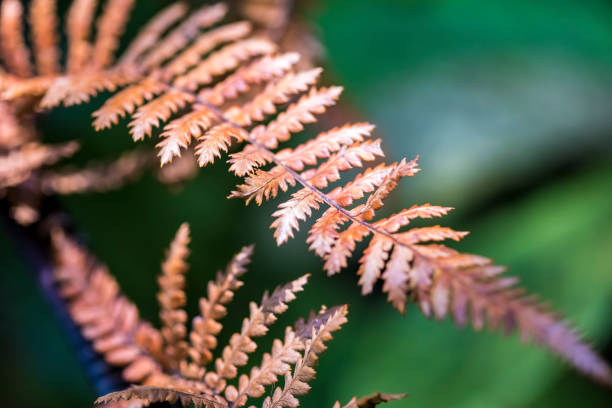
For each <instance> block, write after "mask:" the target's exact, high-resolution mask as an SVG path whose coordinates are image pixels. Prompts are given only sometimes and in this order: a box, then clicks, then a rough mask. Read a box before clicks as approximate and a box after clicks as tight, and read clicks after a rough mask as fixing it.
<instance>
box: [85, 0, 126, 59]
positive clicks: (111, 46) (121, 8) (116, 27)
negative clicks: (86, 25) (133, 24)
mask: <svg viewBox="0 0 612 408" xmlns="http://www.w3.org/2000/svg"><path fill="white" fill-rule="evenodd" d="M133 6H134V0H108V1H107V2H106V4H105V6H104V13H103V14H102V16H101V17H100V18H99V19H98V24H97V36H96V41H95V43H94V46H93V61H92V63H93V66H94V67H95V68H97V69H100V68H105V67H107V66H108V65H110V64H111V63H112V62H113V58H114V57H113V56H114V54H115V51H116V50H117V48H118V47H119V37H121V35H122V34H123V31H124V30H125V25H126V24H127V21H128V19H129V18H130V12H131V11H132V7H133Z"/></svg>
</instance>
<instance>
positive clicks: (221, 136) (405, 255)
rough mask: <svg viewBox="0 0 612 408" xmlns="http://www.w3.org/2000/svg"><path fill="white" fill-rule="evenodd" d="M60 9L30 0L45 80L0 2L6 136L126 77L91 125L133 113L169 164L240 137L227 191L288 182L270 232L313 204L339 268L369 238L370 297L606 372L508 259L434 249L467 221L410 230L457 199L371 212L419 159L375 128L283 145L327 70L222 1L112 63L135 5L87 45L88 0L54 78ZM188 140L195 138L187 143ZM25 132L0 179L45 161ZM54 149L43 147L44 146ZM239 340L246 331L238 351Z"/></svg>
mask: <svg viewBox="0 0 612 408" xmlns="http://www.w3.org/2000/svg"><path fill="white" fill-rule="evenodd" d="M272 3H273V4H272ZM272 3H271V4H272V6H271V7H267V6H266V7H263V8H260V11H255V12H253V11H250V12H246V14H247V15H250V16H257V15H259V16H263V15H264V14H265V12H264V11H261V10H267V9H269V10H273V11H274V10H276V11H278V10H280V11H282V13H281V14H282V15H283V16H287V15H288V14H287V13H285V12H284V11H283V10H286V9H283V8H282V7H284V6H283V5H282V4H280V3H277V2H275V1H274V2H272ZM54 4H55V3H54V1H52V0H48V1H42V0H41V1H34V2H33V3H32V9H31V12H30V20H31V21H36V22H37V25H38V28H37V29H36V30H34V31H33V35H32V39H33V41H32V43H33V45H34V62H35V63H36V67H35V69H36V71H38V72H39V73H41V74H44V76H39V77H31V76H30V75H31V74H32V72H34V67H32V63H31V61H30V55H29V51H28V49H27V47H26V46H25V44H26V41H25V40H24V37H23V23H22V15H23V9H22V6H21V2H19V1H16V0H5V1H3V2H2V8H1V10H0V12H1V14H0V20H1V21H0V22H1V23H2V24H1V25H0V26H1V27H0V42H1V45H2V52H1V54H2V57H3V61H4V65H5V66H6V68H7V71H8V72H7V73H2V74H0V91H1V92H0V94H1V95H2V99H3V103H5V104H7V105H6V106H4V107H2V105H0V114H2V115H3V116H5V117H7V118H9V120H8V121H7V122H6V123H3V126H6V127H7V128H8V129H9V130H10V129H13V130H11V132H9V134H14V135H15V134H18V133H21V132H15V131H14V129H16V128H15V126H14V125H15V123H17V124H19V125H21V124H22V120H21V118H20V117H19V115H16V113H15V112H16V110H15V109H14V106H17V105H19V106H36V107H38V108H39V109H40V108H51V107H54V106H57V105H60V104H63V105H73V104H77V103H82V102H86V101H88V100H89V99H90V98H91V97H92V96H94V95H96V94H97V93H98V92H100V91H102V90H107V91H115V90H116V88H118V87H121V86H125V88H124V89H123V90H121V91H119V92H118V93H117V94H115V95H114V96H112V97H110V98H109V99H107V101H106V102H105V103H104V105H103V106H102V107H101V108H100V109H98V110H97V111H96V112H95V113H94V116H95V121H94V126H95V128H96V129H103V128H107V127H110V126H112V125H113V124H116V123H117V122H118V120H119V118H121V117H123V116H128V115H129V116H130V117H131V121H130V123H129V126H130V128H131V131H130V133H131V134H132V137H133V138H134V140H143V139H144V138H145V136H153V134H154V133H155V132H156V129H158V128H161V129H160V130H161V131H160V132H159V133H161V136H162V140H161V142H159V143H158V147H159V148H160V152H159V157H160V161H161V164H162V165H168V164H171V162H172V161H173V159H175V158H177V157H179V156H181V154H183V153H184V152H187V153H188V154H190V155H191V154H193V155H195V157H196V159H197V161H198V163H199V165H200V166H204V165H207V164H209V163H212V162H213V161H214V160H215V158H218V157H221V156H222V155H224V154H225V153H227V152H229V150H230V149H231V148H234V149H235V150H234V152H232V153H231V155H230V156H229V162H230V171H232V172H233V173H235V174H236V175H237V176H239V177H241V178H243V179H244V181H243V182H241V183H240V184H239V185H238V186H237V188H236V189H235V191H234V192H232V193H231V195H230V196H231V197H240V198H243V199H245V201H246V202H247V203H249V202H250V201H255V202H256V203H257V204H261V203H262V202H263V201H264V200H268V199H271V198H274V197H276V196H277V195H278V194H279V192H281V191H287V190H289V188H293V187H298V189H297V190H296V191H295V192H293V193H292V195H291V197H290V198H289V199H288V200H286V201H285V202H282V203H280V204H279V207H278V210H277V211H275V212H274V213H273V214H272V215H273V216H274V222H273V223H272V225H271V227H272V229H274V236H275V238H276V240H277V243H278V244H282V243H284V242H286V241H287V240H288V239H290V238H292V237H293V236H294V235H295V233H296V231H298V229H299V226H300V223H301V222H303V221H306V220H307V219H309V218H311V217H313V214H314V212H315V211H319V210H321V211H322V214H320V215H318V216H317V217H313V218H315V219H314V225H313V226H312V228H311V229H310V231H309V234H308V238H307V242H308V243H309V244H310V248H311V249H312V250H313V251H314V252H315V253H316V254H317V255H319V256H320V257H322V258H323V260H324V262H325V263H324V269H325V270H326V271H327V272H328V274H335V273H338V272H339V271H340V270H341V269H342V268H345V267H346V266H347V265H348V262H349V259H350V258H351V257H353V256H354V255H355V251H356V247H357V244H358V243H359V242H361V241H364V240H366V239H370V241H369V242H367V243H366V244H367V248H366V250H365V251H364V252H363V254H362V256H361V258H360V267H359V271H358V274H359V276H360V278H359V284H360V285H361V287H362V292H363V293H364V294H367V293H370V292H371V291H372V290H373V288H374V287H375V285H376V284H377V283H378V282H379V281H381V280H382V283H383V291H384V292H385V293H387V295H388V298H389V301H390V302H391V303H392V304H393V305H394V306H395V307H396V308H397V309H399V310H400V311H402V312H403V311H404V309H405V307H406V304H407V303H408V302H409V301H410V300H412V301H414V302H415V303H417V304H418V305H419V306H420V308H421V310H422V311H423V312H424V313H425V314H426V315H428V316H434V317H436V318H439V319H441V318H444V317H445V316H446V315H447V314H451V315H452V316H453V318H454V319H455V320H456V321H457V323H458V324H460V325H462V324H465V323H467V322H471V323H472V325H473V326H474V327H475V328H477V329H479V328H481V327H482V326H484V325H485V324H486V325H487V326H488V327H489V328H491V329H493V330H495V329H502V330H503V331H505V332H513V331H518V332H519V333H520V334H521V336H522V337H523V338H524V339H531V340H534V341H535V342H537V343H539V344H542V345H544V346H545V347H547V348H549V349H550V350H552V351H554V352H555V353H557V354H559V355H560V356H561V357H563V358H564V359H565V360H567V361H569V362H570V363H572V364H573V365H574V366H575V367H576V368H577V369H579V370H580V371H582V372H583V373H585V374H587V375H590V376H592V377H594V378H595V379H597V380H599V381H602V382H605V383H612V373H611V370H610V368H609V367H608V365H607V364H606V363H605V362H604V361H603V360H602V359H601V358H600V357H599V356H597V354H595V353H594V352H593V351H591V349H590V347H588V346H587V345H586V344H585V343H584V342H582V341H581V340H580V339H579V337H578V335H577V334H576V333H575V332H574V330H573V329H572V328H571V327H570V326H568V325H567V323H565V322H564V321H563V319H562V318H561V317H559V316H558V315H557V314H555V313H553V312H551V311H549V310H548V308H547V307H545V306H544V305H543V304H541V303H539V302H537V301H536V300H535V299H534V298H533V297H530V296H527V295H524V294H523V292H522V291H521V290H519V289H517V288H516V286H515V285H516V280H515V279H512V278H505V277H502V276H501V275H500V274H501V272H502V271H503V269H502V268H499V267H496V266H493V265H492V262H491V261H490V260H489V259H487V258H483V257H479V256H474V255H469V254H460V253H457V252H456V251H454V250H452V249H450V248H448V247H446V246H444V245H443V244H442V241H445V240H448V239H450V240H455V241H458V240H460V239H461V238H463V236H465V235H466V233H465V232H458V231H454V230H452V229H450V228H446V227H440V226H430V227H419V228H411V229H408V228H406V227H407V226H408V225H409V223H410V222H411V220H413V219H415V218H433V217H440V216H443V215H445V214H446V213H447V212H448V211H450V208H448V207H442V206H434V205H429V204H423V205H415V206H412V207H410V208H407V209H404V210H401V211H399V212H396V213H395V214H393V215H391V216H389V217H385V218H380V219H376V211H378V210H379V209H380V208H381V207H382V205H383V203H384V200H385V199H386V198H387V196H388V195H389V194H390V192H391V191H393V190H394V189H395V188H396V187H397V185H398V183H399V182H400V181H401V179H402V178H404V177H411V176H413V175H415V174H416V173H417V171H418V168H417V161H416V159H415V160H406V159H403V160H401V161H400V162H398V163H392V164H380V163H378V162H377V161H378V160H379V158H380V157H382V156H383V155H384V151H383V150H382V148H381V144H380V140H377V139H370V135H371V133H372V131H373V126H372V125H369V124H367V123H358V124H346V125H343V126H340V127H337V128H334V129H332V130H329V131H327V132H322V133H320V134H319V135H318V136H316V137H314V138H311V139H310V140H306V141H304V142H301V143H300V142H298V143H296V144H294V145H295V146H294V147H292V148H286V147H285V146H283V143H285V142H287V141H290V140H291V138H292V136H293V135H294V134H296V133H297V132H300V131H302V130H303V129H304V127H305V126H306V125H307V124H310V123H314V122H317V121H318V119H319V118H318V115H321V114H323V113H324V112H325V111H326V110H327V109H328V108H330V107H331V106H332V105H334V104H335V103H336V101H337V100H338V98H339V96H340V93H341V90H342V89H341V88H340V87H334V86H332V87H321V86H318V85H317V79H318V77H319V74H320V73H321V70H320V69H307V70H302V69H300V68H298V67H299V64H296V63H297V55H296V54H293V53H284V52H281V51H279V45H278V44H277V43H276V42H274V41H271V40H270V39H269V38H266V37H265V36H264V35H262V34H261V33H257V32H255V34H250V32H251V29H252V27H251V24H249V23H245V22H238V23H235V22H234V23H230V24H224V23H222V21H223V18H224V16H225V13H226V12H227V7H226V6H225V5H223V4H216V5H209V6H204V7H202V8H200V9H198V10H194V11H192V12H190V13H187V8H186V6H185V5H182V4H173V5H170V6H169V7H168V8H167V9H165V10H164V11H162V12H161V13H160V14H159V15H158V16H157V17H155V18H154V19H153V21H152V22H151V23H150V24H148V25H147V26H146V27H145V28H144V29H143V30H142V31H141V34H140V35H138V36H137V37H136V39H135V40H134V42H133V43H132V44H131V45H128V47H127V51H126V52H125V53H124V55H123V56H122V57H121V58H119V60H118V62H117V63H113V58H112V54H113V51H114V50H115V49H116V48H117V44H118V38H119V35H120V34H121V32H122V31H123V28H124V26H125V23H126V21H127V14H128V12H129V10H130V8H131V6H132V2H131V1H121V2H120V1H114V0H109V1H107V2H105V5H104V7H102V10H103V11H102V15H101V17H100V18H99V20H98V24H97V27H98V30H97V33H96V36H97V37H96V38H95V39H94V41H93V42H90V36H91V35H90V34H91V33H90V31H91V26H92V21H93V19H94V17H95V16H94V14H95V10H96V6H97V1H96V0H75V1H74V2H73V4H72V5H71V7H70V9H69V13H68V18H67V22H66V32H67V39H68V55H67V68H66V73H60V72H59V68H58V66H59V64H57V63H56V64H54V63H53V61H52V58H54V57H52V55H57V50H56V49H57V47H56V45H57V41H56V38H57V36H55V35H53V34H51V33H52V32H53V29H52V28H53V27H55V26H56V25H57V23H56V19H55V17H54V16H53V13H52V10H53V9H54ZM253 4H255V3H253ZM256 8H257V7H256ZM252 10H253V9H252ZM276 11H275V12H276ZM282 19H283V20H285V17H283V18H282ZM181 20H182V21H181ZM261 21H268V22H269V21H271V20H270V19H269V18H262V19H261ZM279 21H280V20H279ZM265 24H267V25H268V26H269V28H271V30H269V31H274V27H271V26H270V24H269V23H264V25H265ZM255 25H256V26H257V24H255ZM172 27H173V28H172ZM45 33H48V34H49V35H46V34H45ZM56 62H57V61H56ZM11 118H12V119H11ZM13 119H17V122H14V121H11V120H13ZM3 137H4V136H3ZM194 139H195V148H193V149H191V150H187V149H188V148H191V144H192V143H193V142H194ZM27 140H30V139H28V138H23V140H22V141H19V142H14V141H8V142H6V141H2V143H3V145H4V146H10V147H9V148H8V149H9V150H8V151H7V154H6V155H5V156H4V157H3V159H6V158H11V163H12V164H11V166H12V167H11V166H9V165H8V164H9V161H7V160H4V161H3V163H2V164H4V165H5V166H4V167H3V169H1V170H2V171H3V173H2V177H3V178H2V183H3V185H5V186H12V185H15V184H16V183H20V182H22V181H23V180H24V178H27V177H28V175H29V174H30V173H31V172H32V171H33V170H34V169H35V167H36V166H38V165H41V164H43V163H47V162H49V161H53V160H51V158H48V159H44V160H43V159H41V158H40V157H41V156H40V155H39V156H37V157H38V158H37V159H36V160H34V156H33V155H32V153H31V151H30V150H32V151H34V150H36V149H38V150H36V151H42V148H41V146H39V145H24V144H25V143H26V141H27ZM32 146H35V147H32ZM11 149H15V150H14V151H12V150H11ZM28 149H30V150H28ZM50 149H51V148H49V147H47V148H46V151H47V153H49V152H51V150H50ZM26 152H27V153H28V154H29V156H26V155H25V153H26ZM51 156H54V157H56V156H58V155H57V154H56V155H51ZM26 157H27V159H26ZM183 163H187V164H190V163H193V161H191V162H183ZM11 168H12V170H11ZM181 168H183V167H181ZM184 168H185V169H189V167H188V166H184ZM358 168H364V170H363V171H361V172H360V173H359V174H357V175H356V176H355V177H354V178H353V180H350V181H347V180H346V179H342V173H344V172H346V171H347V170H350V169H358ZM7 169H8V170H7ZM128 173H129V172H128ZM185 173H186V174H187V173H189V172H185ZM91 174H93V173H91ZM52 179H53V178H48V179H47V180H52ZM91 179H95V177H91ZM56 180H57V178H56ZM75 180H78V179H75ZM45 183H46V184H44V183H43V184H44V185H47V186H51V185H56V186H57V185H58V183H52V182H49V181H46V182H45ZM332 183H334V184H333V185H332ZM76 184H78V183H76ZM81 184H82V185H84V186H87V185H88V183H81ZM93 184H95V183H91V185H93ZM51 188H53V187H51ZM84 188H86V187H84ZM57 190H58V191H59V190H60V189H59V188H57ZM21 212H22V213H24V212H23V211H21ZM172 310H173V314H174V309H172ZM175 323H176V322H175ZM175 326H176V325H175ZM213 326H214V325H213ZM177 330H182V329H177ZM211 332H214V330H212V331H211V329H210V328H208V329H206V330H205V331H203V332H202V334H200V337H201V338H200V340H199V341H200V343H201V344H200V349H199V350H195V351H194V350H193V349H192V350H191V351H190V350H187V353H188V355H193V357H195V359H196V360H199V361H200V363H201V362H202V361H203V360H206V359H208V358H209V357H210V356H209V352H210V344H211V340H210V337H209V336H210V333H211ZM173 338H174V337H173ZM240 338H244V336H242V337H240ZM202 344H206V347H208V348H202V347H201V345H202ZM248 346H249V343H248V342H247V343H245V344H242V345H240V346H235V347H238V348H242V347H247V349H248ZM181 347H182V346H181ZM181 347H179V348H181ZM242 352H243V351H240V352H236V353H237V354H236V356H238V357H236V358H237V359H238V360H236V361H241V360H240V358H241V356H242V354H240V353H242ZM181 353H182V351H181V352H179V353H178V354H179V355H180V354H181ZM189 358H191V357H189ZM219 361H220V363H219V364H220V366H219V367H218V370H217V372H214V373H213V372H209V373H208V374H209V375H208V377H207V378H208V380H209V382H208V384H216V385H221V384H223V382H224V381H225V380H226V379H227V378H228V377H231V376H232V375H233V370H232V369H231V367H232V366H233V365H235V364H234V363H233V361H234V360H233V357H231V358H230V357H229V356H228V357H227V358H226V359H221V360H219ZM147 364H149V363H146V362H141V363H139V365H137V366H136V367H139V369H138V370H137V369H136V368H134V369H133V370H132V371H133V372H135V373H139V372H144V371H147V370H145V368H147V369H148V368H150V364H149V366H147ZM143 367H144V368H143ZM186 367H187V366H186ZM139 370H140V371H139ZM195 371H197V370H195ZM195 371H193V372H190V374H194V373H195ZM198 373H199V372H198ZM298 385H299V384H298ZM208 386H210V385H208ZM255 388H256V387H255ZM230 389H231V388H230ZM239 389H240V387H238V390H239ZM279 392H281V393H282V391H279ZM237 393H238V394H236V395H233V394H232V397H236V398H238V395H239V393H240V391H237ZM273 399H274V398H273ZM271 404H273V402H271Z"/></svg>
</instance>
